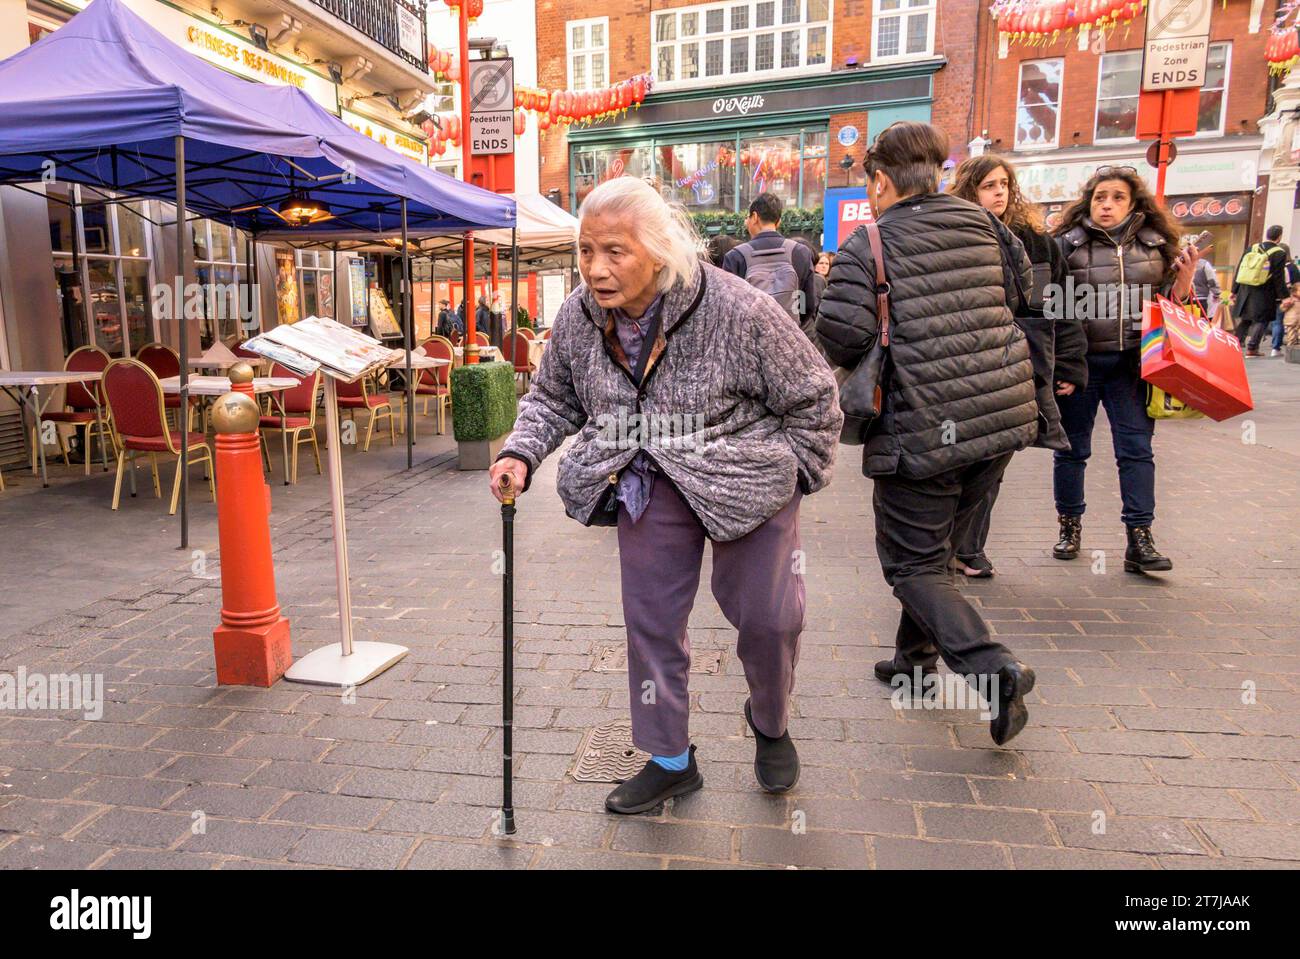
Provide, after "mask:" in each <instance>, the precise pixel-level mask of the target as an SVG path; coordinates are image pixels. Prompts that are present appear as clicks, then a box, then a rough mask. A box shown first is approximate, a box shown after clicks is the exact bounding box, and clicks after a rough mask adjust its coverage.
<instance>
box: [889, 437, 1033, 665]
mask: <svg viewBox="0 0 1300 959" xmlns="http://www.w3.org/2000/svg"><path fill="white" fill-rule="evenodd" d="M1011 455H1012V454H1010V453H1007V454H1006V455H1004V456H999V457H997V458H996V459H991V460H984V461H983V462H980V463H975V464H973V465H971V466H965V467H961V468H959V469H954V470H948V471H947V472H944V473H940V474H939V475H938V476H931V477H929V478H927V479H923V480H912V479H905V478H903V477H900V476H878V477H876V481H875V492H874V494H873V498H872V502H873V505H874V507H875V513H876V552H877V554H878V555H879V556H880V567H881V569H882V570H883V572H884V574H885V582H887V583H888V584H889V585H890V586H891V587H893V590H894V596H896V597H897V598H898V601H899V602H900V603H901V604H902V606H903V612H902V618H901V619H900V620H899V623H898V634H897V636H896V638H895V640H894V647H895V651H894V664H895V665H896V666H898V667H899V668H906V669H908V670H910V669H912V668H913V667H916V666H921V667H928V666H933V665H934V664H935V662H936V661H937V660H938V659H939V657H940V656H942V657H943V661H944V662H945V663H946V664H947V665H948V668H949V669H951V670H952V671H953V672H954V673H959V674H962V675H967V676H969V675H972V674H991V673H996V672H997V671H998V670H999V669H1001V668H1002V667H1003V666H1005V665H1007V664H1008V663H1010V662H1014V661H1015V657H1014V656H1013V655H1012V654H1011V651H1010V650H1009V649H1007V648H1006V647H1005V646H1003V645H1002V644H1001V643H999V642H996V641H995V640H994V639H993V638H992V637H990V636H989V628H988V625H987V624H986V623H985V622H984V619H983V617H981V616H980V614H979V612H978V611H977V610H976V609H975V607H974V606H972V605H971V604H970V603H969V602H967V600H966V597H964V596H963V595H962V594H961V592H960V591H959V590H958V589H957V584H956V583H955V582H954V581H953V574H952V571H951V570H950V569H949V568H948V564H949V563H950V562H951V561H952V557H953V555H954V552H955V550H956V544H958V543H960V542H963V541H964V540H965V539H966V538H967V537H968V536H969V535H970V527H971V524H972V523H973V522H975V521H977V520H978V519H979V517H980V516H981V513H982V507H983V504H984V503H985V501H986V500H987V499H988V497H989V494H990V492H992V491H993V490H994V489H996V487H997V485H998V483H999V482H1001V480H1002V474H1003V472H1005V470H1006V468H1007V464H1008V463H1009V462H1011Z"/></svg>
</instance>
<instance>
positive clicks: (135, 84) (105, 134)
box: [0, 0, 516, 547]
mask: <svg viewBox="0 0 1300 959" xmlns="http://www.w3.org/2000/svg"><path fill="white" fill-rule="evenodd" d="M51 174H52V175H53V177H54V178H55V179H57V180H58V181H61V182H64V183H80V184H83V185H89V186H93V187H97V188H100V189H103V190H108V191H113V192H116V193H119V194H123V195H126V196H131V197H154V198H159V199H165V200H168V201H172V202H174V203H175V204H176V209H177V219H178V220H180V221H183V220H184V219H185V218H186V217H187V216H188V215H193V216H197V217H203V218H208V219H212V220H216V221H219V222H222V223H227V224H230V225H231V226H235V227H238V228H240V229H243V230H246V231H248V232H249V233H251V234H253V235H254V236H257V235H258V234H264V233H267V232H270V231H271V230H272V229H284V228H285V226H286V224H288V225H297V224H299V223H301V224H303V225H306V224H310V225H311V226H312V229H313V231H314V232H316V233H317V235H319V232H320V231H330V230H337V231H339V232H340V234H345V233H352V234H355V233H356V232H358V231H361V232H376V233H391V232H397V233H398V234H399V235H402V236H405V235H406V231H407V230H421V231H429V232H439V233H444V232H445V233H458V232H466V231H471V230H481V229H493V228H495V229H509V228H513V227H514V225H515V216H516V214H515V203H514V201H513V200H512V199H510V198H508V197H503V196H499V195H497V194H494V193H490V192H488V191H486V190H482V189H479V188H478V187H474V186H472V185H470V184H466V183H462V182H461V181H459V180H455V179H452V178H451V177H448V176H445V175H443V174H440V173H436V172H434V171H432V170H430V169H428V168H426V167H421V166H417V165H416V164H414V163H411V162H409V161H407V160H406V159H405V158H403V157H401V156H400V155H399V154H397V153H394V152H393V151H391V150H389V149H388V148H387V147H384V146H382V145H381V144H379V143H376V142H375V141H373V140H371V139H370V138H369V137H366V136H364V135H363V134H361V133H359V132H357V131H356V130H353V129H352V128H351V127H350V126H348V125H347V124H346V123H344V122H343V121H342V120H340V119H339V118H338V117H336V116H334V115H333V114H331V113H329V112H327V111H326V110H324V109H322V108H321V107H320V106H319V105H318V104H317V103H316V102H315V101H313V100H312V99H311V98H310V97H309V96H308V95H307V94H306V93H304V92H303V91H302V90H299V89H298V88H297V87H294V86H272V85H264V84H259V83H252V82H249V81H247V80H243V79H241V78H239V77H236V76H234V75H232V74H228V73H226V72H225V71H223V70H221V69H219V68H217V67H215V66H212V65H211V64H208V63H206V62H205V61H203V60H201V59H199V58H198V57H196V56H193V55H192V54H189V53H187V52H185V51H184V50H182V49H181V48H180V47H178V46H176V45H175V44H173V43H172V42H171V41H169V40H167V39H166V38H165V37H163V36H162V35H161V34H160V33H158V32H157V31H156V30H154V29H153V28H152V27H150V26H149V25H148V24H147V23H146V22H145V21H144V20H143V19H141V18H140V17H139V16H137V15H136V14H134V13H132V12H131V11H130V10H128V9H127V8H126V7H125V6H124V5H123V3H122V2H121V0H94V2H93V3H91V4H90V5H89V6H88V7H86V9H85V10H84V11H83V12H81V13H79V14H78V15H77V16H75V17H73V18H72V20H71V21H70V22H69V23H67V24H66V25H65V26H63V27H62V28H60V29H59V30H56V31H55V32H54V33H52V34H51V35H49V36H48V37H46V38H44V39H43V40H40V41H39V42H37V43H35V44H33V45H32V46H30V47H28V48H27V49H26V50H23V51H21V52H19V53H17V54H15V55H14V56H12V57H10V58H8V59H7V60H4V61H0V185H11V186H19V187H20V188H21V185H22V184H30V183H33V182H37V181H41V180H42V179H46V180H48V179H49V178H50V176H51ZM185 233H186V231H184V230H179V229H178V230H177V263H178V265H179V264H183V263H184V262H185V257H184V247H185ZM403 248H404V249H405V244H404V245H403ZM179 268H181V269H183V267H179ZM406 275H407V276H408V277H409V263H408V264H407V269H406ZM407 290H408V291H409V282H408V283H407ZM404 301H405V302H404V304H403V319H404V322H405V325H406V329H407V337H406V345H407V352H408V356H409V352H410V349H411V339H410V337H411V326H412V324H411V316H410V313H411V308H410V295H409V292H408V293H407V294H406V295H405V296H404ZM178 345H179V347H180V352H181V358H182V363H181V397H182V399H181V405H182V409H184V408H185V407H186V404H187V403H188V396H189V394H188V387H187V383H186V380H187V376H186V366H187V364H186V363H185V362H184V361H185V359H186V358H187V356H188V349H189V343H188V330H187V324H186V323H185V322H183V321H182V322H180V323H179V344H178ZM407 379H408V382H409V380H410V373H409V366H408V375H407ZM408 408H409V403H408ZM408 418H409V414H408ZM410 442H411V439H410V431H409V430H408V433H407V443H408V449H407V464H408V466H409V465H410V462H411V450H410V445H409V444H410ZM184 445H185V444H182V447H183V446H184ZM185 459H187V457H183V458H182V464H181V467H182V469H184V468H185V467H186V466H187V464H186V463H185ZM185 486H186V484H182V487H181V490H182V493H181V545H182V547H185V546H186V545H187V544H188V512H187V506H186V496H185Z"/></svg>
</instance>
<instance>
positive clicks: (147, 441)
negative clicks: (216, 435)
mask: <svg viewBox="0 0 1300 959" xmlns="http://www.w3.org/2000/svg"><path fill="white" fill-rule="evenodd" d="M103 383H104V395H105V396H106V397H108V406H109V409H110V410H111V411H112V414H113V431H114V433H115V434H116V436H117V479H116V481H115V482H114V483H113V509H117V507H118V503H119V501H120V500H121V496H122V472H123V468H124V467H125V465H126V454H127V453H128V452H129V453H130V454H131V471H132V477H134V475H135V454H136V453H137V452H142V453H148V454H149V465H150V468H151V469H152V471H153V492H154V495H155V496H157V497H159V498H161V497H162V488H161V485H160V483H159V481H158V459H157V454H159V453H165V454H167V455H168V456H174V457H176V478H175V480H174V481H173V483H172V505H171V510H170V511H169V512H170V514H171V515H173V516H174V515H175V514H176V501H177V500H178V499H179V498H180V495H181V444H182V443H184V444H185V445H186V447H187V448H188V449H189V450H201V451H202V455H201V456H199V457H197V458H195V459H192V460H190V465H193V464H195V463H206V464H207V474H208V491H209V492H210V493H211V494H212V501H213V502H214V503H215V502H216V500H217V490H216V486H215V484H214V483H213V479H212V477H213V473H214V467H215V465H216V464H215V463H213V461H212V451H211V450H210V449H208V443H207V439H206V438H205V437H204V435H203V434H202V433H190V432H186V433H184V434H182V433H181V432H180V431H179V430H173V429H171V427H170V426H169V424H168V423H167V411H166V407H165V406H164V402H163V401H164V398H165V395H164V393H163V388H162V384H161V383H159V382H158V377H157V376H156V375H155V374H154V372H153V370H151V369H149V367H147V366H145V364H144V363H142V362H140V361H139V360H125V359H121V360H113V362H111V363H109V364H108V367H107V368H106V369H105V370H104V380H103ZM131 482H132V483H134V482H135V480H134V478H133V479H132V480H131Z"/></svg>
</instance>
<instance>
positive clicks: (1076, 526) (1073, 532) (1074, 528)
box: [1052, 516, 1083, 559]
mask: <svg viewBox="0 0 1300 959" xmlns="http://www.w3.org/2000/svg"><path fill="white" fill-rule="evenodd" d="M1056 521H1057V522H1058V523H1060V524H1061V541H1060V542H1059V543H1057V544H1056V545H1055V546H1053V547H1052V555H1053V556H1055V557H1056V558H1057V559H1077V558H1078V556H1079V541H1080V539H1081V538H1082V537H1083V518H1082V517H1080V516H1058V517H1056Z"/></svg>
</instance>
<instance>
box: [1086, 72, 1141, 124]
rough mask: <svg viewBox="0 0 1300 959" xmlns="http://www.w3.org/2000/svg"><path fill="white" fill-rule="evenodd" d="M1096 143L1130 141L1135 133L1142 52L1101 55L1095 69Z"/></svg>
mask: <svg viewBox="0 0 1300 959" xmlns="http://www.w3.org/2000/svg"><path fill="white" fill-rule="evenodd" d="M1098 69H1099V71H1100V73H1099V79H1098V83H1097V133H1096V136H1095V139H1097V140H1125V139H1132V137H1133V136H1134V135H1135V134H1136V133H1137V107H1138V92H1139V90H1140V89H1141V84H1142V51H1141V50H1122V51H1119V52H1117V53H1103V54H1102V55H1101V62H1100V64H1099V65H1098Z"/></svg>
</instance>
